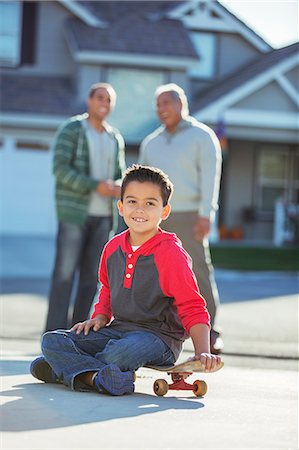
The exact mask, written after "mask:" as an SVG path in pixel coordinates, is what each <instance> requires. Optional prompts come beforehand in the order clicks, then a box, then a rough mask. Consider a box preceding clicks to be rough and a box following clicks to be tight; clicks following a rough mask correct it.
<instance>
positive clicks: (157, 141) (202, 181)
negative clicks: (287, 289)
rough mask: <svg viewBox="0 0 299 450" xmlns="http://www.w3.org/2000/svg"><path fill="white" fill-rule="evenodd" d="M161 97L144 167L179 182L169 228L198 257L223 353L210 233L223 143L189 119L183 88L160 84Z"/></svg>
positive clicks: (215, 344)
mask: <svg viewBox="0 0 299 450" xmlns="http://www.w3.org/2000/svg"><path fill="white" fill-rule="evenodd" d="M155 98H156V111H157V115H158V117H159V119H160V121H161V123H162V126H160V127H159V128H158V129H157V130H155V131H154V132H153V133H151V134H150V135H149V136H147V137H146V138H145V139H144V141H143V142H142V144H141V148H140V156H139V163H140V164H143V165H149V166H154V167H158V168H160V169H162V170H163V171H164V172H166V173H167V175H168V176H169V177H170V179H171V180H172V181H173V184H174V186H175V192H174V195H173V199H172V213H171V216H170V217H169V219H168V220H167V221H166V222H164V226H163V228H164V229H166V230H167V231H172V232H175V233H176V234H177V235H178V237H179V238H180V239H181V240H182V243H183V246H184V247H185V249H186V250H187V252H188V253H189V254H190V256H191V258H192V261H193V270H194V272H195V275H196V278H197V282H198V285H199V289H200V292H201V293H202V295H203V297H204V298H205V300H206V302H207V307H208V311H209V313H210V317H211V326H212V329H211V351H212V352H213V353H219V352H220V351H221V349H222V348H223V342H222V339H221V337H220V334H219V332H218V331H217V330H216V329H215V327H214V323H215V318H216V311H217V306H218V304H219V295H218V290H217V286H216V283H215V279H214V270H213V266H212V264H211V257H210V250H209V242H208V235H209V232H210V229H211V223H212V221H213V220H214V216H215V212H216V211H217V209H218V195H219V185H220V177H221V160H222V158H221V148H220V144H219V141H218V139H217V137H216V135H215V133H214V132H213V130H211V128H209V127H207V126H206V125H204V124H202V123H200V122H198V121H197V120H195V119H194V118H193V117H190V116H189V108H188V101H187V98H186V95H185V92H184V91H183V89H182V88H181V87H179V86H177V85H176V84H174V83H170V84H166V85H162V86H159V87H158V88H157V90H156V94H155Z"/></svg>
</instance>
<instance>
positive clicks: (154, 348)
mask: <svg viewBox="0 0 299 450" xmlns="http://www.w3.org/2000/svg"><path fill="white" fill-rule="evenodd" d="M172 191H173V186H172V183H171V182H170V180H169V178H168V177H167V175H165V174H164V173H163V172H162V171H161V170H159V169H155V168H151V167H146V166H140V165H133V166H132V167H131V168H129V169H128V170H127V171H126V173H125V177H124V179H123V182H122V187H121V199H120V200H119V202H118V209H119V213H120V215H121V216H122V217H123V218H124V221H125V223H126V224H127V226H128V229H127V230H126V231H124V232H123V233H121V234H118V235H117V236H115V237H114V238H112V239H111V240H110V241H109V242H108V244H107V245H106V247H105V249H104V251H103V254H102V257H101V263H100V269H99V279H100V282H101V285H102V287H101V290H100V294H99V301H98V303H97V304H96V305H95V307H94V312H93V314H92V317H91V319H89V320H86V321H84V322H80V323H77V324H76V325H74V326H73V327H72V328H71V329H70V330H56V331H53V332H48V333H45V334H44V336H43V340H42V350H43V355H44V356H42V357H39V358H37V359H36V360H35V361H33V362H32V364H31V373H32V375H33V376H34V377H35V378H38V379H40V380H42V381H45V382H48V383H49V382H50V383H51V382H52V383H53V382H54V383H55V382H62V383H64V384H65V385H66V386H69V387H71V388H72V389H73V390H81V391H82V390H90V389H94V390H96V391H98V392H100V393H109V394H111V395H122V394H129V393H132V392H134V370H136V369H138V367H141V366H144V365H161V366H166V365H172V364H174V363H175V361H176V360H177V358H178V356H179V354H180V352H181V349H182V343H183V341H184V340H185V339H186V338H187V337H188V336H189V335H190V336H191V338H192V341H193V344H194V349H195V356H194V357H193V358H192V359H194V360H196V359H200V361H201V362H202V364H203V365H204V366H205V368H206V371H207V372H209V371H211V370H213V369H214V368H216V367H217V366H218V365H220V362H221V359H220V357H219V356H216V355H211V354H210V349H209V327H210V324H209V314H208V312H207V309H206V304H205V301H204V299H203V297H201V295H200V294H199V291H198V286H197V284H196V280H195V276H194V274H193V272H192V269H191V261H190V257H189V256H188V254H187V253H186V252H185V250H184V249H183V248H182V246H181V243H180V241H179V240H178V238H177V237H176V235H175V234H172V233H167V232H165V231H163V230H161V228H159V225H160V223H161V221H162V220H165V219H167V217H168V215H169V213H170V204H169V199H170V197H171V194H172Z"/></svg>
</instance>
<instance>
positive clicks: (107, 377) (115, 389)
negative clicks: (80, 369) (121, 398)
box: [93, 364, 134, 395]
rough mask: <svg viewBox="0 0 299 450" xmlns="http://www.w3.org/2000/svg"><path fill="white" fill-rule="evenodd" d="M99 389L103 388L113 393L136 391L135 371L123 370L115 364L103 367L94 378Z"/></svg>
mask: <svg viewBox="0 0 299 450" xmlns="http://www.w3.org/2000/svg"><path fill="white" fill-rule="evenodd" d="M93 383H94V386H95V388H96V390H97V391H99V392H103V388H104V390H105V391H107V392H108V393H109V394H111V395H123V394H132V393H133V392H134V372H131V371H128V372H122V371H121V370H120V369H119V367H117V366H116V365H115V364H109V365H107V366H105V367H103V369H101V370H100V371H99V372H98V373H97V375H96V376H95V377H94V380H93Z"/></svg>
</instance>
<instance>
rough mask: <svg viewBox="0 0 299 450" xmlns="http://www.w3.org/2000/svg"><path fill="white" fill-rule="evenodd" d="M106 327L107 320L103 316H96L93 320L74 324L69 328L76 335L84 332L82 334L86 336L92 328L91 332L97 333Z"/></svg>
mask: <svg viewBox="0 0 299 450" xmlns="http://www.w3.org/2000/svg"><path fill="white" fill-rule="evenodd" d="M106 325H107V318H106V317H105V316H101V315H99V316H96V317H94V318H93V319H88V320H85V321H84V322H79V323H76V325H74V326H73V327H72V328H71V331H75V332H76V334H80V333H81V332H82V331H84V334H85V335H87V334H88V333H89V330H90V329H91V328H92V329H93V331H99V330H100V329H101V328H104V327H105V326H106Z"/></svg>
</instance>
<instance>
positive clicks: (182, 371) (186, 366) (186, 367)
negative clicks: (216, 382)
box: [146, 361, 224, 397]
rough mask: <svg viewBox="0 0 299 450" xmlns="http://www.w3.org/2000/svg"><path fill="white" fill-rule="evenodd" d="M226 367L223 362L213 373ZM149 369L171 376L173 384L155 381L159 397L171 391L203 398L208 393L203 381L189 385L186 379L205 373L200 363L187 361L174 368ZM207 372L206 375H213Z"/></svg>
mask: <svg viewBox="0 0 299 450" xmlns="http://www.w3.org/2000/svg"><path fill="white" fill-rule="evenodd" d="M223 366H224V363H223V362H222V363H221V365H220V366H219V367H217V369H215V370H213V371H212V372H216V371H218V370H220V369H221V368H222V367H223ZM146 367H148V368H149V369H154V370H158V371H159V372H167V374H168V375H170V376H171V379H172V383H170V384H169V383H168V382H167V381H166V380H164V379H158V380H155V382H154V385H153V389H154V393H155V394H156V395H158V396H159V397H163V396H164V395H165V394H167V392H168V390H169V389H172V390H175V391H192V392H193V394H194V395H195V396H196V397H203V396H204V395H205V394H206V393H207V391H208V385H207V383H206V382H205V381H203V380H195V381H194V382H193V383H192V384H190V383H187V382H186V381H185V378H187V377H188V376H189V375H192V373H194V372H205V369H204V367H203V365H202V363H201V362H200V361H186V362H184V363H181V364H176V365H174V366H168V367H162V366H146ZM212 372H206V373H212Z"/></svg>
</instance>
